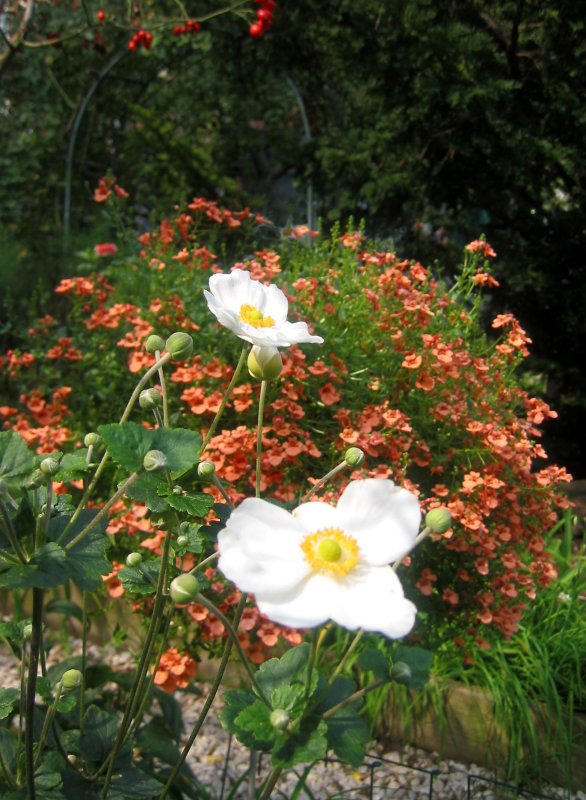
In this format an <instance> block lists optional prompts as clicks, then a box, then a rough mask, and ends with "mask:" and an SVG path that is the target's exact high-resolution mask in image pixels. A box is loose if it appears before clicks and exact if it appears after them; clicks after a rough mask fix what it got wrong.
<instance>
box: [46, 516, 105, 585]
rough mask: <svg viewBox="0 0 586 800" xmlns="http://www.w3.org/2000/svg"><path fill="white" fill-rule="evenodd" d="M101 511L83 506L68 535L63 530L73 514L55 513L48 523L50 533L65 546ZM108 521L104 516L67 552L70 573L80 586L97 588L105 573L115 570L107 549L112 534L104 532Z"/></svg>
mask: <svg viewBox="0 0 586 800" xmlns="http://www.w3.org/2000/svg"><path fill="white" fill-rule="evenodd" d="M98 513H99V509H95V508H84V509H83V511H82V512H81V514H80V515H79V517H78V518H77V519H76V520H75V522H74V523H73V525H72V526H71V529H70V530H69V531H68V532H67V535H66V536H63V531H64V530H65V528H66V527H67V525H68V524H69V519H70V518H69V517H68V516H66V515H64V514H61V515H59V516H58V517H54V518H52V519H51V522H50V524H49V535H50V536H51V538H52V539H54V540H57V541H59V543H60V544H61V545H62V546H63V547H65V546H66V545H67V544H69V542H72V541H73V539H75V537H76V536H77V535H78V534H79V533H81V531H83V529H84V528H85V527H86V526H87V525H89V524H90V522H91V521H92V520H93V519H94V517H95V516H96V515H97V514H98ZM106 524H107V521H106V520H105V519H103V520H101V521H100V522H99V523H98V524H97V525H96V526H95V528H94V529H93V530H92V531H90V533H88V534H87V535H86V536H85V537H84V538H83V539H82V540H81V541H80V542H78V543H77V544H76V545H74V546H73V547H72V548H71V550H69V551H68V552H67V562H66V569H67V573H68V575H69V577H70V578H71V580H72V581H73V582H74V583H75V584H77V586H79V588H80V589H85V590H86V591H90V592H93V591H95V590H96V589H98V588H99V587H100V586H101V585H102V575H107V574H108V573H109V572H110V571H111V570H112V565H111V564H110V562H109V561H108V559H107V558H106V551H107V550H108V548H109V547H110V544H111V542H110V538H109V536H107V535H106V533H105V530H106Z"/></svg>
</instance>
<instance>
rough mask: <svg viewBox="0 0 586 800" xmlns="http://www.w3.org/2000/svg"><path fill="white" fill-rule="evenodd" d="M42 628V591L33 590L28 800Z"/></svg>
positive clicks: (26, 736) (28, 689)
mask: <svg viewBox="0 0 586 800" xmlns="http://www.w3.org/2000/svg"><path fill="white" fill-rule="evenodd" d="M42 627H43V590H42V589H37V588H34V589H33V616H32V628H33V632H32V636H31V647H30V655H29V667H28V679H27V686H26V707H25V720H26V723H25V731H24V753H25V755H24V759H25V773H26V788H27V798H28V800H36V791H35V741H34V719H35V694H36V690H37V673H38V670H39V650H40V647H41V630H42Z"/></svg>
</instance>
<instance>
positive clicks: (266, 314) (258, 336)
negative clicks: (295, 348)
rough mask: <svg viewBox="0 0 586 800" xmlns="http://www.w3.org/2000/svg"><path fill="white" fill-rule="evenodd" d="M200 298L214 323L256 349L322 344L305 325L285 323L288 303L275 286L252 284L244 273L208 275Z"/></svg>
mask: <svg viewBox="0 0 586 800" xmlns="http://www.w3.org/2000/svg"><path fill="white" fill-rule="evenodd" d="M204 295H205V298H206V300H207V303H208V306H209V309H210V311H211V312H212V314H215V316H216V317H217V319H218V322H220V323H221V324H222V325H224V327H226V328H228V329H229V330H231V331H232V332H233V333H235V334H236V336H239V337H240V338H241V339H244V341H246V342H250V343H251V344H253V345H257V346H258V347H289V346H290V345H292V344H301V343H303V342H313V343H315V344H321V343H322V342H323V339H322V337H321V336H313V335H312V334H310V332H309V330H308V328H307V323H305V322H287V311H288V307H289V303H288V302H287V298H286V297H285V295H284V294H283V292H282V291H281V290H280V289H279V288H278V287H277V286H275V285H274V284H272V283H271V284H270V285H269V286H265V285H264V284H263V283H261V282H260V281H255V280H253V279H252V278H251V277H250V272H246V271H245V270H242V269H235V270H233V271H232V272H230V273H228V274H227V275H223V274H221V273H216V274H215V275H212V276H211V278H210V291H209V292H208V291H206V290H205V289H204Z"/></svg>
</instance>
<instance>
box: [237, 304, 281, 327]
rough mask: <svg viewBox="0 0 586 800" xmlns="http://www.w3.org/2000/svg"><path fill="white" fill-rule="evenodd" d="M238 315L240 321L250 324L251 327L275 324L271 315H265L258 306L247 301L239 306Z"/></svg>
mask: <svg viewBox="0 0 586 800" xmlns="http://www.w3.org/2000/svg"><path fill="white" fill-rule="evenodd" d="M239 317H240V319H241V320H242V322H246V323H248V325H252V327H253V328H272V327H273V326H274V324H275V320H274V319H273V318H272V317H265V316H264V314H263V313H262V311H261V310H260V309H259V308H256V306H251V305H249V304H248V303H244V304H243V305H241V306H240V314H239Z"/></svg>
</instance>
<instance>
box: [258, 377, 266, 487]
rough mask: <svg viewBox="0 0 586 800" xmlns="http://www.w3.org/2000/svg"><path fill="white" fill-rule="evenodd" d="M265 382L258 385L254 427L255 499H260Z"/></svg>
mask: <svg viewBox="0 0 586 800" xmlns="http://www.w3.org/2000/svg"><path fill="white" fill-rule="evenodd" d="M267 386H268V384H267V381H262V383H261V385H260V398H259V401H258V423H257V427H256V497H260V476H261V470H260V459H261V455H262V423H263V417H264V411H265V402H266V397H267Z"/></svg>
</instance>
